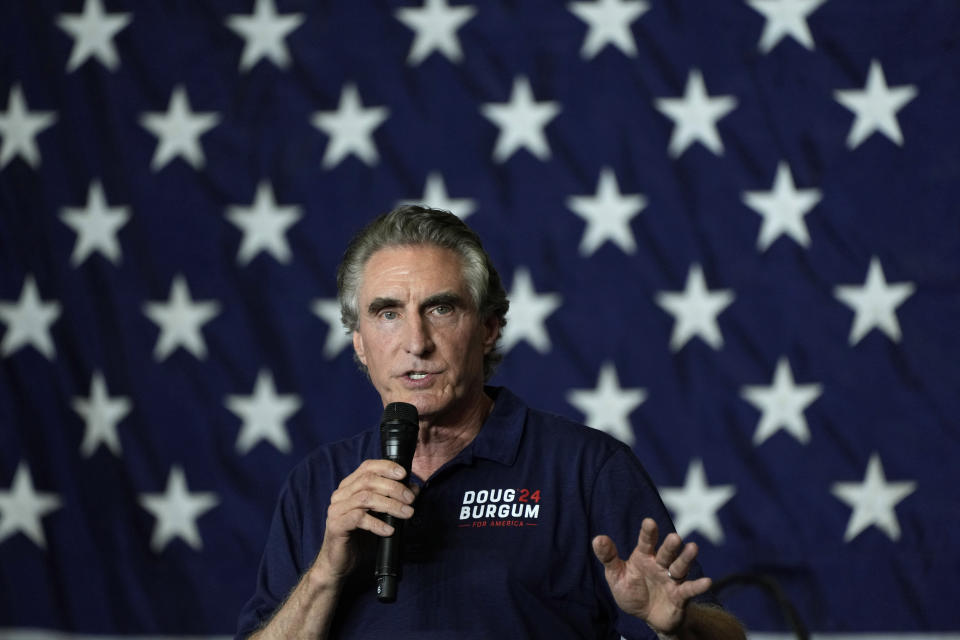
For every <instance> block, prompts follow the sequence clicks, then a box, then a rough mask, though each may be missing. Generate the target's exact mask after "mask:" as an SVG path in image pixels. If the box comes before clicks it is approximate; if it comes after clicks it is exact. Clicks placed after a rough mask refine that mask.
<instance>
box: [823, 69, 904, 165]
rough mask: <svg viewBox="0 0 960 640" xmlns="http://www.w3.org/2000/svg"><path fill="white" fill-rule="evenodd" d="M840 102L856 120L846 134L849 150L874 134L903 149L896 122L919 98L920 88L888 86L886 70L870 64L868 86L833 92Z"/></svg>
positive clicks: (901, 137)
mask: <svg viewBox="0 0 960 640" xmlns="http://www.w3.org/2000/svg"><path fill="white" fill-rule="evenodd" d="M834 96H835V97H836V99H837V102H839V103H840V104H842V105H843V106H845V107H846V108H847V109H850V110H851V111H853V113H854V114H855V115H856V117H855V118H854V120H853V126H852V127H851V128H850V133H849V135H847V147H848V148H850V149H856V148H857V147H858V146H859V145H860V143H861V142H863V141H864V140H866V139H867V138H869V137H870V136H871V135H872V134H873V133H874V132H879V133H882V134H883V135H885V136H887V138H889V139H890V140H892V141H893V142H895V143H896V144H898V145H900V146H903V133H902V132H901V131H900V123H899V122H898V121H897V112H898V111H900V109H902V108H903V107H905V106H906V104H907V103H908V102H910V101H911V100H913V99H914V98H915V97H917V87H916V86H914V85H912V84H911V85H903V86H899V87H888V86H887V79H886V77H885V76H884V74H883V67H881V66H880V63H879V62H878V61H876V60H871V61H870V70H869V71H868V72H867V84H866V86H864V88H863V89H845V90H837V91H835V92H834Z"/></svg>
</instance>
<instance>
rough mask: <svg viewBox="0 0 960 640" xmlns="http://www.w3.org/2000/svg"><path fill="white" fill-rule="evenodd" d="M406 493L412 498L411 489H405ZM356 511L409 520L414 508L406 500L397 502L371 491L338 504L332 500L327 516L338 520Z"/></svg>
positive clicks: (357, 494)
mask: <svg viewBox="0 0 960 640" xmlns="http://www.w3.org/2000/svg"><path fill="white" fill-rule="evenodd" d="M404 491H406V492H408V493H409V494H410V496H411V497H412V495H413V492H411V491H410V490H409V489H404ZM355 510H359V511H361V512H366V511H377V512H380V513H385V514H388V515H391V516H395V517H397V518H401V519H407V518H409V517H410V516H412V515H413V507H411V506H410V505H409V504H408V503H407V502H406V500H397V499H396V498H391V497H389V496H385V495H383V494H380V493H377V492H376V491H373V490H370V489H362V490H359V491H357V492H356V493H353V494H351V495H349V496H345V497H344V498H343V499H338V500H337V501H336V502H334V501H333V500H331V502H330V508H329V509H328V512H327V514H328V518H329V517H333V518H338V517H343V516H344V515H346V514H348V513H350V512H351V511H355ZM354 517H356V516H354Z"/></svg>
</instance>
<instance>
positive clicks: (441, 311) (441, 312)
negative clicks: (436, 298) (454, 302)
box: [433, 304, 453, 316]
mask: <svg viewBox="0 0 960 640" xmlns="http://www.w3.org/2000/svg"><path fill="white" fill-rule="evenodd" d="M433 312H434V313H435V314H437V315H438V316H445V315H447V314H448V313H453V307H451V306H450V305H448V304H438V305H437V306H435V307H434V308H433Z"/></svg>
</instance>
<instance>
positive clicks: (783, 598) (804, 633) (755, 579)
mask: <svg viewBox="0 0 960 640" xmlns="http://www.w3.org/2000/svg"><path fill="white" fill-rule="evenodd" d="M731 585H747V586H757V587H760V588H761V589H762V590H763V591H765V592H766V593H767V594H768V595H770V596H771V597H773V599H774V600H776V602H777V606H779V607H780V612H781V613H782V614H783V617H784V619H785V620H786V621H787V624H789V625H790V628H791V629H793V632H794V634H796V636H797V639H798V640H810V632H809V631H808V630H807V626H806V625H805V624H804V623H803V620H801V619H800V615H799V614H798V613H797V610H796V608H795V607H794V606H793V604H792V603H791V602H790V599H789V598H787V595H786V594H785V593H784V592H783V589H782V588H781V587H780V583H778V582H777V581H776V580H774V579H773V578H771V577H770V576H765V575H762V574H759V573H734V574H731V575H729V576H725V577H723V578H720V579H719V580H715V581H714V583H713V587H712V590H713V592H714V593H716V594H718V595H719V593H720V591H722V590H723V589H726V588H727V587H729V586H731Z"/></svg>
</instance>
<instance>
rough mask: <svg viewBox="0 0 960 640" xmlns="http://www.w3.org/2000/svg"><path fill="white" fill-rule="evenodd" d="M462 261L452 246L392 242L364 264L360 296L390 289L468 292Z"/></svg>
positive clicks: (378, 293) (381, 294)
mask: <svg viewBox="0 0 960 640" xmlns="http://www.w3.org/2000/svg"><path fill="white" fill-rule="evenodd" d="M462 264H463V263H462V261H461V259H460V256H459V254H457V252H455V251H453V250H452V249H447V248H445V247H438V246H436V245H432V244H409V245H391V246H387V247H383V248H381V249H378V250H376V251H375V252H373V253H372V254H371V255H370V257H369V258H368V259H367V261H366V263H365V264H364V267H363V275H362V278H361V283H360V294H361V296H363V297H365V298H368V297H378V296H383V295H387V294H388V291H386V290H389V289H391V288H392V289H407V288H410V287H413V288H417V289H421V290H423V291H422V293H424V294H425V295H431V294H433V293H439V292H442V291H448V292H454V293H466V292H467V290H468V288H467V283H466V281H465V280H464V277H463V268H462Z"/></svg>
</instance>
